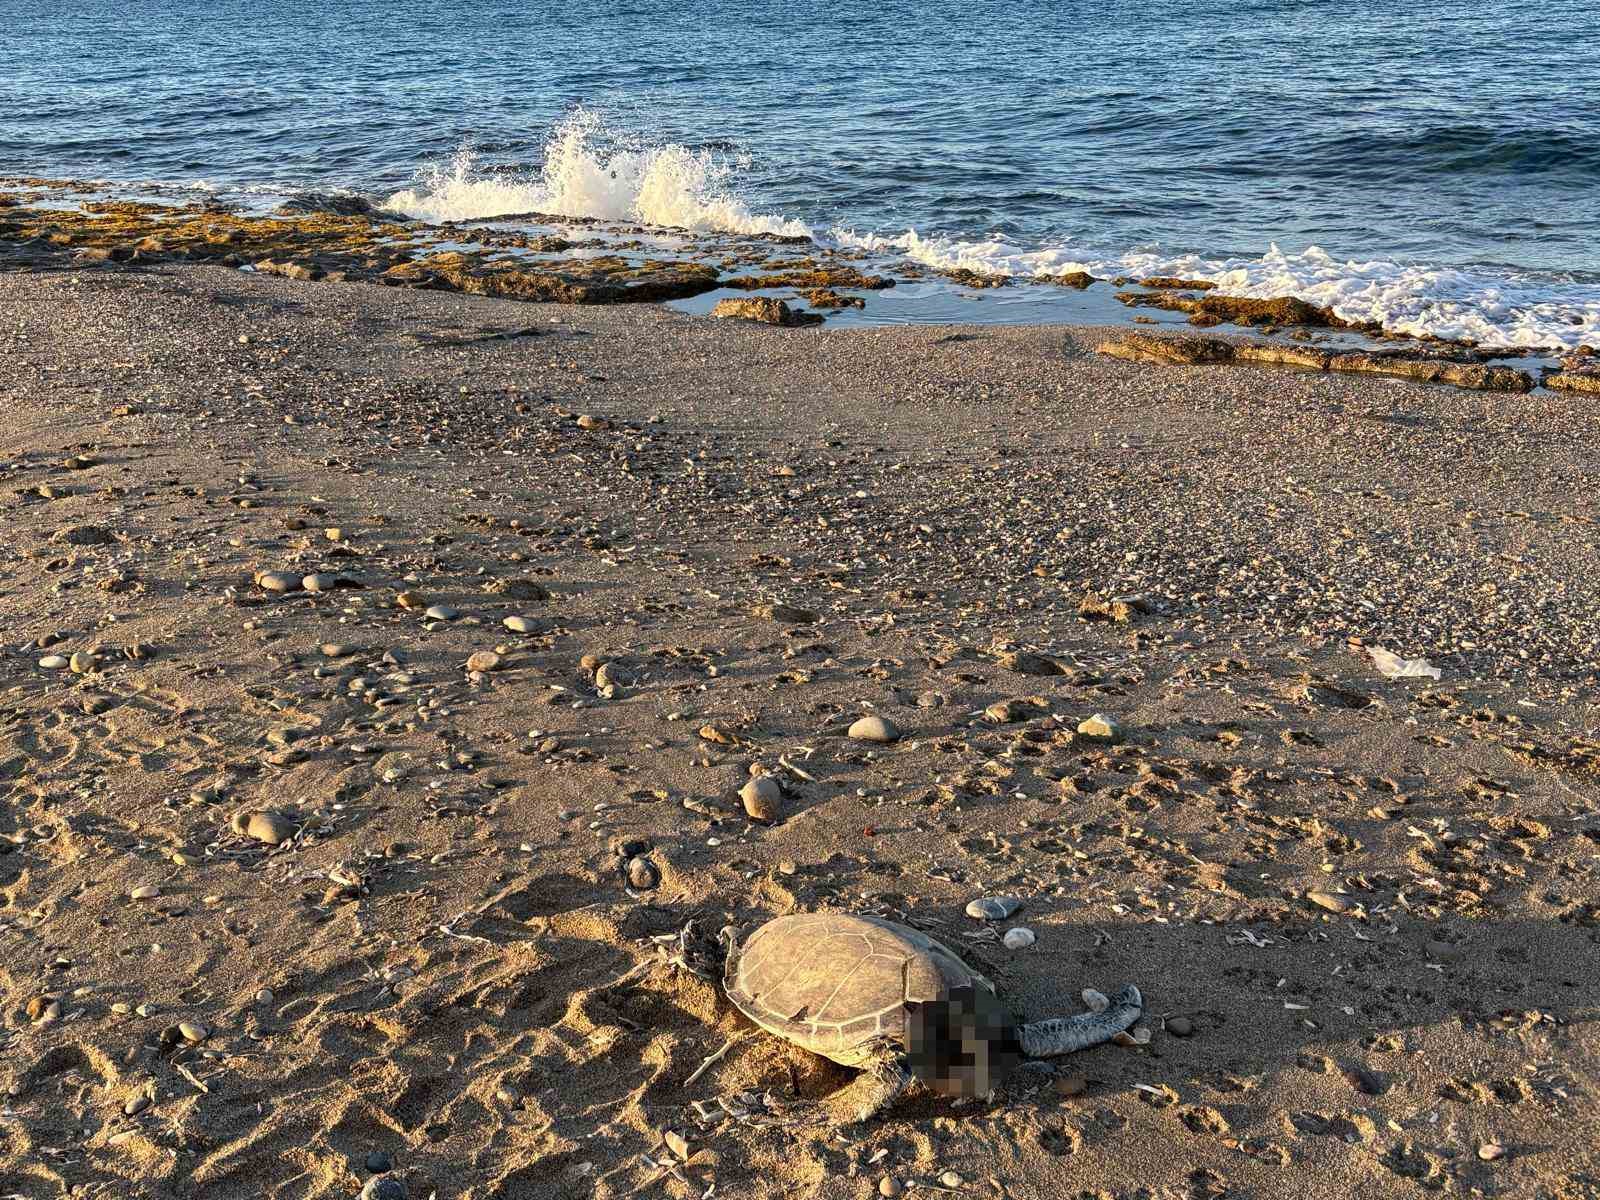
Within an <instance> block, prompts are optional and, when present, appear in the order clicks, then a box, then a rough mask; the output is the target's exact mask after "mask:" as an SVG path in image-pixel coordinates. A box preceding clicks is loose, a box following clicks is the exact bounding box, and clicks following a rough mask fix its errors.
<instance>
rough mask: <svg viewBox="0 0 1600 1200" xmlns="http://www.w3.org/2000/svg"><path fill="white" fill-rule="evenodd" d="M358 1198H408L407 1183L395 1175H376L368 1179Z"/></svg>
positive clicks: (360, 1199)
mask: <svg viewBox="0 0 1600 1200" xmlns="http://www.w3.org/2000/svg"><path fill="white" fill-rule="evenodd" d="M358 1200H406V1185H405V1184H403V1183H401V1182H400V1180H398V1179H396V1178H395V1177H394V1176H393V1175H375V1176H373V1177H372V1178H371V1179H369V1180H367V1186H366V1187H364V1188H362V1189H361V1195H360V1196H359V1197H358Z"/></svg>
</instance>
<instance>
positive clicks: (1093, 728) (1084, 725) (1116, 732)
mask: <svg viewBox="0 0 1600 1200" xmlns="http://www.w3.org/2000/svg"><path fill="white" fill-rule="evenodd" d="M1078 732H1079V733H1081V734H1082V735H1083V736H1084V737H1086V738H1093V739H1095V740H1096V741H1099V742H1120V741H1122V739H1123V736H1124V735H1123V732H1122V726H1121V725H1119V724H1117V722H1116V721H1115V720H1114V719H1113V718H1111V717H1108V716H1106V714H1105V713H1095V714H1094V716H1092V717H1089V718H1087V719H1085V720H1083V721H1080V722H1078Z"/></svg>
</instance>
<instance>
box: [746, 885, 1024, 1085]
mask: <svg viewBox="0 0 1600 1200" xmlns="http://www.w3.org/2000/svg"><path fill="white" fill-rule="evenodd" d="M723 985H724V987H725V988H726V990H727V993H728V998H729V999H730V1000H732V1001H733V1003H734V1005H735V1007H737V1008H738V1009H739V1011H740V1012H742V1013H744V1015H745V1016H747V1017H749V1018H750V1019H751V1020H752V1021H754V1022H755V1023H756V1024H757V1025H760V1026H761V1027H762V1028H763V1029H766V1030H767V1031H769V1032H771V1033H775V1034H777V1035H778V1036H779V1037H781V1038H787V1039H788V1040H789V1041H791V1042H794V1043H796V1044H797V1045H800V1046H803V1047H805V1048H806V1049H807V1050H810V1051H812V1052H813V1053H815V1054H820V1055H822V1056H824V1057H825V1058H831V1059H833V1061H834V1062H837V1063H843V1064H844V1065H845V1066H847V1067H857V1066H861V1065H863V1064H865V1063H866V1062H868V1061H869V1060H870V1059H872V1058H873V1056H874V1054H875V1053H876V1051H877V1049H878V1047H879V1046H880V1045H881V1044H882V1043H883V1041H884V1040H885V1039H888V1040H891V1041H893V1042H895V1043H897V1044H899V1045H901V1046H904V1045H905V1043H906V1015H907V1011H908V1010H907V1008H906V1005H907V1004H908V1003H911V1004H916V1003H923V1002H926V1001H929V1000H939V999H942V998H944V997H945V996H946V995H947V994H948V993H949V990H950V989H951V988H955V987H970V986H977V987H982V988H985V989H987V990H988V991H990V992H993V991H994V985H993V984H991V983H990V982H989V981H988V980H987V979H985V978H984V977H983V976H982V975H980V974H978V972H976V971H974V970H973V969H972V968H971V967H969V966H967V964H966V963H964V962H962V961H961V959H960V957H959V956H957V954H956V953H955V951H953V950H951V949H950V948H949V947H947V946H944V945H941V944H940V943H939V942H936V941H935V940H934V939H933V938H931V937H929V936H928V935H927V934H925V933H921V932H919V931H918V930H915V929H911V928H909V927H907V926H905V925H898V924H896V923H895V922H893V921H885V920H881V919H880V918H878V917H858V916H854V915H852V914H849V913H830V912H822V913H804V914H797V915H794V916H788V917H777V918H775V919H774V920H771V921H768V922H767V923H766V924H765V925H763V926H762V927H761V928H760V929H757V930H756V931H755V932H754V933H753V934H751V935H750V937H749V939H748V940H746V942H745V943H744V945H743V946H742V947H739V948H736V949H735V950H734V951H733V952H732V953H730V954H729V956H728V965H727V971H726V975H725V977H724V979H723Z"/></svg>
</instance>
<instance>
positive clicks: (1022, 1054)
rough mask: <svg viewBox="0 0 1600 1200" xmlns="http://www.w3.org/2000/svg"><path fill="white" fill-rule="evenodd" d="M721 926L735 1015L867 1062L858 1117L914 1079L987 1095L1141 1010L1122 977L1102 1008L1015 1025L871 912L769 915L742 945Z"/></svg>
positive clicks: (928, 951)
mask: <svg viewBox="0 0 1600 1200" xmlns="http://www.w3.org/2000/svg"><path fill="white" fill-rule="evenodd" d="M723 932H724V937H725V940H726V941H727V943H728V957H727V963H726V966H725V968H724V972H723V987H724V988H725V990H726V991H727V994H728V998H729V999H730V1000H732V1001H733V1003H734V1006H735V1007H737V1008H738V1009H739V1011H740V1012H742V1013H744V1015H745V1016H747V1017H749V1018H750V1019H751V1020H752V1021H754V1022H755V1023H756V1024H757V1025H760V1026H761V1027H762V1028H763V1029H765V1030H767V1031H768V1032H769V1033H773V1034H776V1035H777V1036H778V1037H781V1038H784V1039H785V1040H787V1041H790V1042H793V1043H795V1044H796V1045H798V1046H802V1047H804V1048H805V1049H807V1050H810V1051H812V1052H813V1053H816V1054H820V1055H822V1056H824V1057H825V1058H830V1059H832V1060H833V1061H834V1062H837V1063H841V1064H843V1065H845V1066H849V1067H863V1068H866V1069H868V1070H870V1071H872V1073H873V1075H874V1076H875V1077H876V1080H877V1083H876V1086H875V1087H874V1089H873V1092H872V1094H871V1099H870V1100H869V1102H868V1103H867V1104H865V1105H863V1106H862V1107H861V1109H860V1110H859V1111H858V1113H857V1119H858V1120H863V1121H864V1120H867V1119H868V1118H869V1117H871V1116H873V1115H874V1114H876V1113H877V1112H879V1111H880V1110H881V1109H883V1108H884V1107H885V1106H887V1105H888V1104H890V1103H892V1102H893V1101H894V1100H895V1098H896V1097H898V1096H899V1095H900V1093H901V1091H903V1090H904V1089H905V1087H906V1086H907V1085H908V1084H909V1083H911V1081H912V1080H913V1079H918V1080H921V1081H922V1082H923V1083H925V1084H927V1085H928V1086H929V1087H931V1088H932V1089H933V1090H934V1091H936V1092H939V1093H941V1094H943V1095H947V1096H980V1095H985V1094H987V1093H988V1092H989V1091H990V1090H991V1089H992V1088H993V1087H994V1085H995V1083H996V1082H997V1081H998V1079H999V1077H1000V1076H1001V1075H1002V1074H1004V1073H1005V1071H1006V1070H1008V1069H1009V1068H1010V1067H1012V1066H1015V1065H1016V1064H1017V1062H1018V1061H1020V1060H1021V1059H1022V1058H1052V1057H1054V1056H1056V1055H1060V1054H1070V1053H1071V1052H1072V1051H1074V1050H1082V1049H1085V1048H1086V1047H1089V1046H1096V1045H1099V1044H1100V1043H1102V1042H1106V1041H1109V1040H1110V1039H1111V1038H1113V1037H1115V1036H1116V1035H1117V1034H1119V1033H1121V1032H1122V1031H1123V1030H1125V1029H1127V1028H1128V1027H1129V1026H1131V1025H1132V1024H1133V1023H1134V1022H1135V1021H1137V1020H1138V1019H1139V1015H1140V1013H1141V1011H1142V1010H1143V1007H1144V1001H1143V999H1142V998H1141V997H1140V995H1139V989H1138V988H1136V987H1133V986H1132V985H1131V984H1130V985H1129V986H1127V987H1125V988H1123V989H1122V990H1121V991H1120V992H1118V993H1117V994H1116V996H1115V997H1114V998H1113V999H1112V1001H1111V1006H1110V1007H1109V1008H1107V1009H1106V1010H1105V1011H1104V1012H1090V1013H1081V1014H1078V1015H1076V1016H1071V1017H1056V1018H1053V1019H1050V1020H1046V1021H1033V1022H1029V1023H1027V1024H1018V1023H1016V1021H1014V1020H1013V1019H1012V1016H1011V1014H1010V1013H1009V1012H1008V1011H1007V1010H1006V1008H1005V1006H1004V1005H1003V1004H1002V1003H1001V1002H1000V1001H999V1000H998V999H997V998H996V997H995V994H994V985H993V984H992V983H990V982H989V981H988V980H987V979H985V978H984V977H983V976H982V975H980V974H979V973H978V972H977V971H974V970H973V969H972V968H971V967H969V966H967V964H966V963H964V962H962V961H961V958H960V956H959V955H957V954H956V953H955V952H954V951H953V950H951V949H950V948H949V947H947V946H944V945H942V944H941V943H939V942H937V941H935V940H934V939H933V938H931V937H929V936H928V935H927V934H925V933H922V932H920V931H918V930H915V929H912V928H910V927H908V926H905V925H899V924H896V923H895V922H893V921H886V920H882V919H880V918H878V917H861V916H854V915H851V914H849V913H840V912H822V913H807V914H798V915H794V916H787V917H777V918H775V919H774V920H771V921H768V922H767V923H766V924H765V925H763V926H761V928H759V929H757V930H756V931H755V932H754V933H753V934H751V935H750V937H749V938H748V939H747V940H746V941H745V943H744V945H743V946H740V945H738V944H737V942H736V940H735V939H734V937H733V936H732V931H731V930H724V931H723Z"/></svg>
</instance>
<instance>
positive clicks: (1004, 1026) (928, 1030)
mask: <svg viewBox="0 0 1600 1200" xmlns="http://www.w3.org/2000/svg"><path fill="white" fill-rule="evenodd" d="M908 1007H909V1008H910V1010H911V1011H910V1013H909V1014H908V1016H907V1021H906V1024H907V1043H908V1044H907V1057H908V1058H909V1060H910V1064H911V1073H912V1074H913V1075H915V1076H916V1077H917V1078H918V1079H920V1080H922V1082H923V1083H925V1084H927V1085H928V1086H929V1087H930V1088H932V1089H933V1090H934V1091H936V1092H938V1093H939V1094H940V1095H941V1096H951V1097H956V1096H966V1097H969V1098H970V1097H975V1096H987V1095H988V1094H989V1093H990V1092H992V1091H993V1090H994V1089H995V1087H996V1086H997V1085H998V1084H999V1082H1000V1080H1001V1079H1002V1078H1004V1076H1005V1075H1006V1073H1007V1072H1009V1071H1010V1070H1011V1069H1012V1068H1013V1067H1015V1066H1016V1065H1017V1064H1018V1063H1019V1062H1021V1061H1022V1045H1021V1043H1020V1042H1019V1041H1018V1040H1017V1026H1016V1022H1015V1021H1014V1020H1013V1019H1012V1016H1011V1013H1010V1012H1009V1011H1007V1009H1006V1007H1005V1005H1004V1004H1002V1003H1001V1002H1000V1001H999V1000H998V999H996V998H995V996H994V994H993V993H991V992H989V991H988V990H987V989H985V988H979V987H959V988H951V989H950V992H949V994H948V995H946V997H945V998H944V999H943V1000H928V1001H925V1002H923V1003H921V1004H912V1005H909V1006H908Z"/></svg>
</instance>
